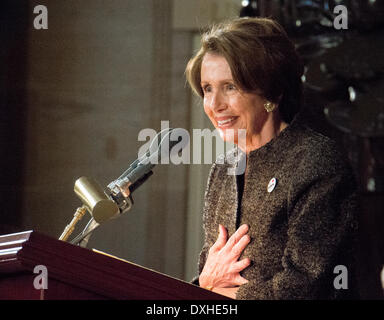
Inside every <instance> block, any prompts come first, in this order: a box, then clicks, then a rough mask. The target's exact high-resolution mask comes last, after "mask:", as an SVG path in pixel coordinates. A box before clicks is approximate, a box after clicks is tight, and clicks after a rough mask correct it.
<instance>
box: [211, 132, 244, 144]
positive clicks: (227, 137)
mask: <svg viewBox="0 0 384 320" xmlns="http://www.w3.org/2000/svg"><path fill="white" fill-rule="evenodd" d="M217 130H218V131H219V134H220V138H221V139H222V140H223V141H225V142H228V143H234V144H238V143H239V141H243V140H244V141H245V138H246V130H245V129H238V128H217Z"/></svg>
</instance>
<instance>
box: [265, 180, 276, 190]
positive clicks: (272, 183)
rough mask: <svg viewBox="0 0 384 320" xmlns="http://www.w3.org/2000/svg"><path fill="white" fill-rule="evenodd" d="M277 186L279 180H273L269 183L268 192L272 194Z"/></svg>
mask: <svg viewBox="0 0 384 320" xmlns="http://www.w3.org/2000/svg"><path fill="white" fill-rule="evenodd" d="M276 184H277V179H276V178H272V179H271V180H270V181H269V183H268V188H267V190H268V192H269V193H271V192H272V191H273V190H274V189H275V187H276Z"/></svg>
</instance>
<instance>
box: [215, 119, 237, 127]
mask: <svg viewBox="0 0 384 320" xmlns="http://www.w3.org/2000/svg"><path fill="white" fill-rule="evenodd" d="M236 119H237V117H229V118H225V119H222V120H216V121H217V126H218V127H219V128H228V127H231V126H232V125H233V123H234V122H235V121H236Z"/></svg>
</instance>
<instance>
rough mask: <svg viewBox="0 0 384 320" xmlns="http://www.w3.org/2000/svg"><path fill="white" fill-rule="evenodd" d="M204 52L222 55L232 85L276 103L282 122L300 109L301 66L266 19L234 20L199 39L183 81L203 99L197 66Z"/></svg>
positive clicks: (289, 45) (280, 31)
mask: <svg viewBox="0 0 384 320" xmlns="http://www.w3.org/2000/svg"><path fill="white" fill-rule="evenodd" d="M207 52H212V53H217V54H219V55H222V56H223V57H224V58H225V59H226V60H227V62H228V64H229V66H230V68H231V72H232V76H233V80H234V82H235V83H236V84H237V85H238V86H239V87H240V88H241V89H242V90H244V91H247V92H255V91H261V94H262V96H263V97H264V98H266V99H267V100H269V101H271V102H274V103H278V104H279V111H280V114H281V116H282V119H283V120H284V121H286V122H291V120H292V119H293V117H294V116H295V114H296V113H297V112H298V111H299V109H300V108H301V103H302V81H301V76H302V74H303V65H302V63H301V61H300V58H299V56H298V54H297V52H296V50H295V47H294V44H293V43H292V42H291V40H289V38H288V36H287V34H286V32H285V31H284V29H283V28H282V27H281V26H280V24H278V23H277V22H276V21H274V20H271V19H268V18H238V19H235V20H232V21H229V22H225V23H220V24H218V25H214V26H212V27H211V28H210V29H209V30H208V31H207V32H205V33H204V34H203V35H202V39H201V49H200V50H199V52H198V53H197V54H196V55H195V56H194V57H193V58H192V59H191V60H190V61H189V62H188V65H187V68H186V76H187V80H188V82H189V84H190V86H191V87H192V89H193V90H194V91H195V93H197V94H198V95H200V96H201V97H203V96H204V94H203V91H202V88H201V84H200V83H201V63H202V60H203V57H204V55H205V54H206V53H207Z"/></svg>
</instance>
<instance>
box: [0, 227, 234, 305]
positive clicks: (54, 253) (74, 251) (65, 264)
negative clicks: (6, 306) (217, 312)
mask: <svg viewBox="0 0 384 320" xmlns="http://www.w3.org/2000/svg"><path fill="white" fill-rule="evenodd" d="M36 266H43V268H46V271H47V274H48V281H47V286H48V288H47V289H40V288H39V287H38V286H37V287H38V288H37V289H35V287H36V285H34V280H35V279H36V277H38V276H41V274H39V272H38V271H37V269H36V270H35V271H36V273H34V272H33V270H34V269H35V267H36ZM0 299H61V300H65V299H131V300H225V299H228V298H226V297H224V296H221V295H218V294H215V293H213V292H210V291H208V290H205V289H202V288H200V287H198V286H195V285H192V284H190V283H188V282H185V281H181V280H178V279H175V278H172V277H170V276H167V275H164V274H161V273H159V272H156V271H153V270H150V269H146V268H143V267H141V266H138V265H135V264H133V263H129V262H126V261H122V260H119V259H116V258H113V257H110V256H107V255H104V254H101V253H97V252H94V251H92V250H89V249H85V248H81V247H78V246H74V245H72V244H69V243H66V242H63V241H59V240H56V239H53V238H51V237H48V236H46V235H43V234H41V233H38V232H36V231H26V232H20V233H14V234H9V235H4V236H0Z"/></svg>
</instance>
